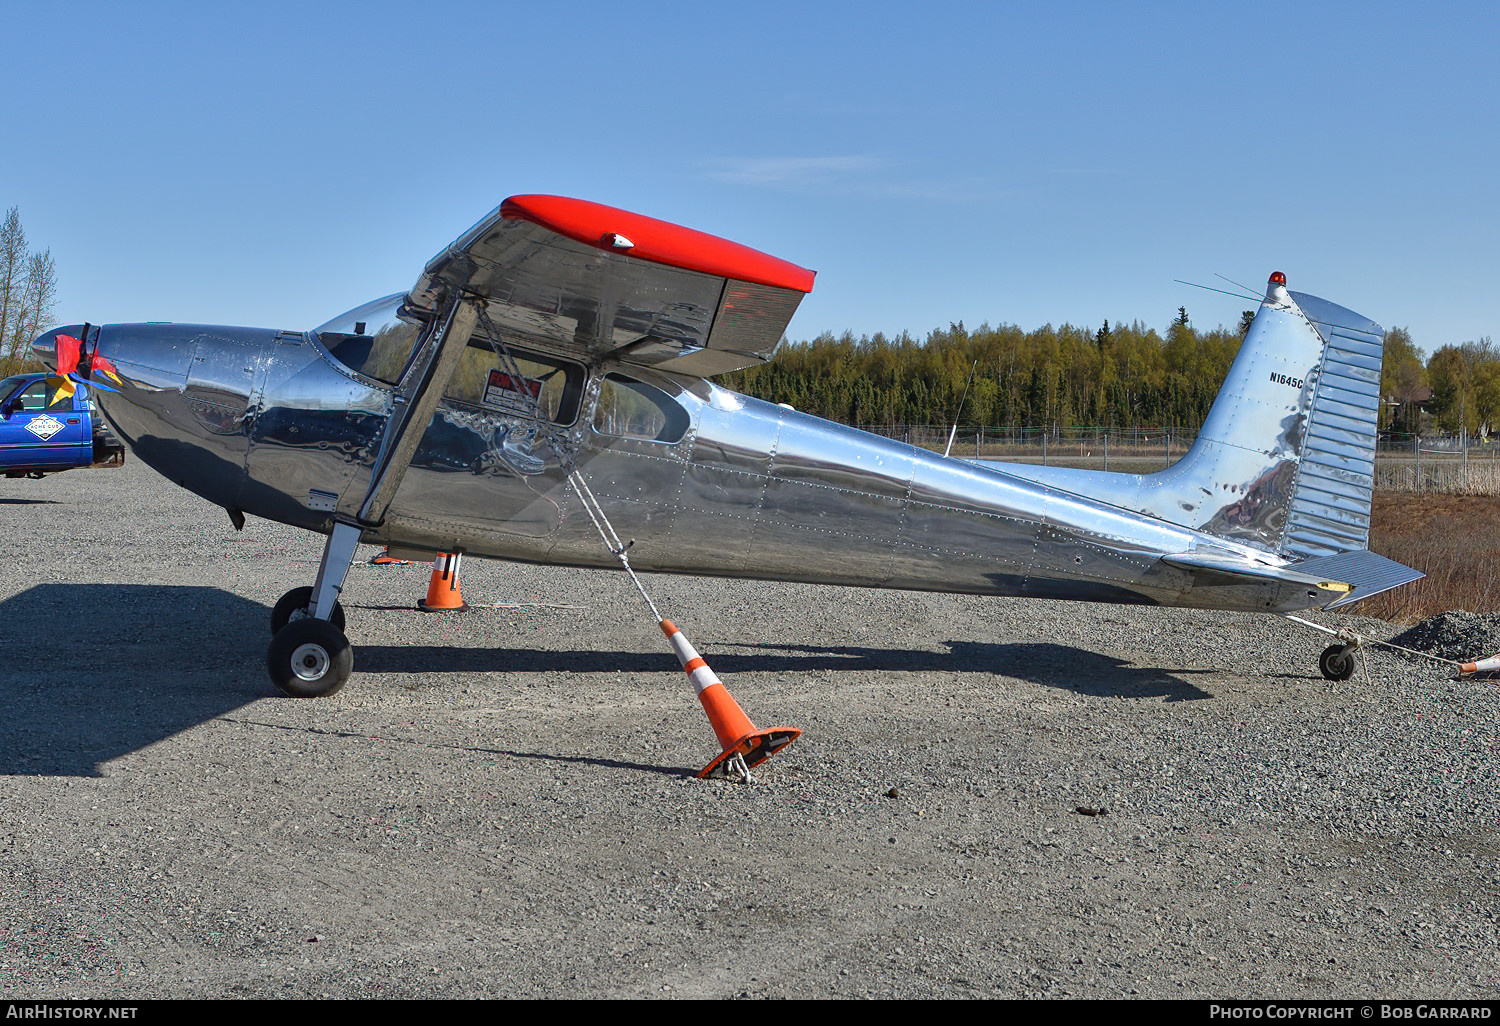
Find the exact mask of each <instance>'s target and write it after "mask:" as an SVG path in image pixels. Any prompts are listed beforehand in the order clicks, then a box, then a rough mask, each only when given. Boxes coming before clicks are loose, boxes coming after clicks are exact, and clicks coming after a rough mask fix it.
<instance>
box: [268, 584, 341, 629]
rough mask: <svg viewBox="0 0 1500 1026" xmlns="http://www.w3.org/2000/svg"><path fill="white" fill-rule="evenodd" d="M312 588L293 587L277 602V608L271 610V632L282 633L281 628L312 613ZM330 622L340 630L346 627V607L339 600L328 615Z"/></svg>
mask: <svg viewBox="0 0 1500 1026" xmlns="http://www.w3.org/2000/svg"><path fill="white" fill-rule="evenodd" d="M312 592H313V590H312V589H311V588H293V589H292V590H291V591H289V592H287V593H286V594H285V595H283V596H281V598H280V599H278V600H277V602H276V608H275V609H273V610H271V634H272V635H273V636H274V635H277V634H280V633H281V628H283V627H285V626H286V625H287V624H289V623H291V622H292V621H293V620H301V619H303V618H305V617H310V616H311V615H312V614H311V613H309V612H308V611H307V607H308V606H310V605H312ZM328 622H329V623H331V624H333V625H334V626H335V627H337V628H338V629H339V630H343V629H344V607H343V606H341V605H339V604H338V603H337V602H335V603H334V604H333V612H332V613H330V614H329V616H328Z"/></svg>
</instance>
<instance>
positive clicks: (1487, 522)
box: [1351, 492, 1500, 622]
mask: <svg viewBox="0 0 1500 1026" xmlns="http://www.w3.org/2000/svg"><path fill="white" fill-rule="evenodd" d="M1370 549H1371V550H1372V551H1374V552H1378V553H1380V554H1381V555H1382V556H1386V557H1387V558H1390V559H1394V560H1396V561H1397V562H1398V563H1405V564H1406V565H1407V566H1410V567H1415V568H1416V569H1418V570H1421V571H1423V572H1424V573H1426V574H1427V576H1426V577H1424V578H1423V579H1422V580H1420V581H1417V582H1415V583H1413V584H1407V585H1403V586H1402V587H1400V588H1396V589H1395V590H1393V591H1388V592H1386V593H1385V594H1383V595H1376V596H1375V597H1374V598H1372V599H1370V600H1369V601H1367V602H1360V603H1358V604H1356V605H1354V606H1352V607H1351V610H1352V611H1353V612H1356V613H1360V614H1362V615H1364V616H1378V617H1381V618H1383V619H1386V620H1397V621H1401V622H1409V621H1413V620H1422V619H1426V618H1427V617H1429V616H1436V615H1437V614H1438V613H1442V612H1445V611H1447V610H1449V609H1467V610H1468V611H1469V612H1472V613H1489V612H1494V611H1496V610H1500V580H1497V578H1496V574H1495V567H1496V566H1497V565H1500V498H1494V497H1489V496H1482V495H1437V494H1410V493H1393V492H1376V493H1375V504H1374V508H1373V509H1372V511H1371V524H1370Z"/></svg>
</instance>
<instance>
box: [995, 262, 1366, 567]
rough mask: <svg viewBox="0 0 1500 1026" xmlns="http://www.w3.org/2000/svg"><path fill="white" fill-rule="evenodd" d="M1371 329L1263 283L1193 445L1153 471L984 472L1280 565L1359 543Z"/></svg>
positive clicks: (1362, 540)
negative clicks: (1225, 543) (1157, 522)
mask: <svg viewBox="0 0 1500 1026" xmlns="http://www.w3.org/2000/svg"><path fill="white" fill-rule="evenodd" d="M1383 346H1384V332H1383V331H1382V329H1381V327H1380V325H1378V324H1376V323H1375V322H1373V321H1371V320H1370V319H1369V318H1367V317H1362V316H1360V315H1359V314H1357V313H1354V312H1353V311H1351V310H1346V309H1344V308H1343V307H1341V306H1336V305H1334V304H1333V303H1329V302H1325V301H1324V300H1321V299H1318V298H1317V297H1315V296H1306V295H1303V294H1301V293H1292V292H1288V291H1287V288H1286V276H1285V275H1283V274H1281V273H1280V272H1279V271H1278V272H1277V273H1275V274H1273V275H1271V280H1270V283H1269V284H1268V285H1267V288H1266V298H1265V300H1264V301H1263V302H1262V303H1261V306H1260V310H1259V311H1257V313H1256V315H1255V319H1254V321H1252V322H1251V325H1250V329H1249V331H1247V332H1246V333H1245V340H1244V342H1243V343H1241V345H1240V351H1239V353H1238V354H1237V355H1236V356H1235V358H1234V363H1233V365H1232V366H1231V367H1230V368H1229V374H1228V376H1227V377H1225V379H1224V385H1223V387H1222V388H1220V390H1219V394H1218V396H1217V398H1215V399H1214V403H1213V406H1212V407H1211V408H1210V409H1209V412H1208V417H1207V419H1206V420H1204V422H1203V428H1202V430H1201V431H1200V432H1199V434H1198V438H1197V440H1196V441H1195V442H1194V443H1193V447H1192V448H1191V449H1189V450H1188V453H1187V455H1185V456H1184V457H1183V458H1182V459H1181V460H1179V461H1178V462H1177V463H1175V464H1173V465H1172V466H1170V467H1168V468H1167V469H1165V470H1163V471H1160V472H1159V473H1155V474H1109V473H1100V472H1098V471H1091V470H1074V469H1069V468H1061V467H1028V466H1019V465H1012V464H1003V465H1002V464H988V465H990V466H994V467H995V468H996V469H1000V470H1003V471H1004V472H1005V473H1009V474H1013V475H1015V476H1018V477H1026V478H1030V479H1031V480H1035V481H1040V482H1042V483H1045V484H1050V485H1055V486H1057V487H1059V488H1065V489H1068V490H1069V491H1074V492H1078V493H1079V494H1083V495H1088V496H1090V497H1092V498H1095V499H1099V500H1100V501H1103V502H1108V503H1111V504H1112V505H1116V506H1121V507H1124V508H1125V509H1129V510H1134V511H1136V512H1140V513H1145V514H1147V515H1149V516H1153V517H1157V518H1159V519H1161V520H1165V521H1167V522H1168V523H1172V524H1179V525H1181V526H1183V527H1189V528H1193V529H1194V530H1199V531H1203V532H1205V533H1207V534H1211V535H1215V536H1217V537H1220V538H1224V539H1226V540H1229V541H1233V542H1238V543H1240V544H1243V545H1249V546H1252V547H1254V548H1257V549H1260V550H1262V551H1264V552H1266V553H1267V554H1269V555H1273V556H1277V557H1281V558H1283V559H1288V560H1307V559H1320V558H1324V557H1328V556H1332V555H1336V554H1338V553H1341V552H1354V551H1362V550H1364V549H1365V547H1366V545H1367V544H1368V542H1369V537H1370V496H1371V493H1372V491H1373V485H1374V463H1375V420H1376V415H1377V411H1378V409H1379V402H1380V361H1381V354H1382V348H1383Z"/></svg>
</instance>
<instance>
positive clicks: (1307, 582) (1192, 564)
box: [1161, 552, 1352, 601]
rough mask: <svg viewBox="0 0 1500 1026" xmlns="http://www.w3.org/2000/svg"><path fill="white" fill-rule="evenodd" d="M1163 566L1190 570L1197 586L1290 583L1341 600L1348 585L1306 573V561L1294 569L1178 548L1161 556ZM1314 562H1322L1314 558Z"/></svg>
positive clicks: (1346, 593)
mask: <svg viewBox="0 0 1500 1026" xmlns="http://www.w3.org/2000/svg"><path fill="white" fill-rule="evenodd" d="M1161 561H1162V562H1163V563H1165V564H1166V565H1167V566H1170V567H1175V568H1176V569H1178V570H1184V571H1186V572H1187V573H1189V574H1191V575H1192V577H1193V583H1194V584H1195V585H1200V586H1212V585H1215V584H1290V585H1296V586H1299V587H1305V588H1310V589H1316V590H1317V591H1321V592H1323V593H1324V595H1325V597H1326V598H1327V599H1328V600H1329V601H1333V600H1339V601H1342V600H1344V599H1345V598H1346V597H1347V596H1348V594H1349V592H1350V589H1351V587H1352V585H1350V584H1348V583H1347V582H1344V581H1340V580H1339V579H1337V578H1330V577H1326V576H1322V575H1318V574H1309V573H1307V572H1306V570H1305V568H1306V566H1307V564H1305V563H1300V564H1298V565H1297V567H1296V569H1292V568H1290V567H1284V566H1271V565H1269V564H1267V563H1252V562H1250V561H1249V560H1245V559H1235V558H1233V557H1231V556H1212V555H1206V554H1203V553H1198V552H1180V553H1176V554H1173V555H1168V556H1163V557H1161ZM1314 562H1323V561H1322V560H1314Z"/></svg>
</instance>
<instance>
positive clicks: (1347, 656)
mask: <svg viewBox="0 0 1500 1026" xmlns="http://www.w3.org/2000/svg"><path fill="white" fill-rule="evenodd" d="M1318 669H1319V670H1321V671H1322V672H1323V676H1324V677H1325V678H1327V679H1328V680H1348V679H1349V678H1350V677H1352V676H1354V648H1353V647H1352V646H1350V645H1329V646H1328V647H1327V648H1325V649H1324V650H1323V654H1322V655H1320V656H1318Z"/></svg>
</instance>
